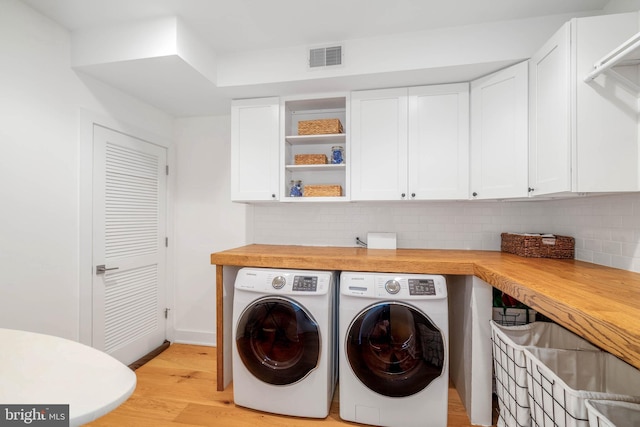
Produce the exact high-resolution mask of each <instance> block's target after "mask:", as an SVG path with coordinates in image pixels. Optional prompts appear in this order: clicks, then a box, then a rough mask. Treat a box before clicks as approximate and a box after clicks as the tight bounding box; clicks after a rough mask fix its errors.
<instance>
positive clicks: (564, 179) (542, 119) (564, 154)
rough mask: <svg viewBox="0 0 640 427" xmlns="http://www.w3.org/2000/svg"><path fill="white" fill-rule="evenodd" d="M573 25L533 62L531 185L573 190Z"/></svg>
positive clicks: (540, 189) (539, 189)
mask: <svg viewBox="0 0 640 427" xmlns="http://www.w3.org/2000/svg"><path fill="white" fill-rule="evenodd" d="M570 30H571V27H570V23H566V24H565V25H563V26H562V28H560V30H558V31H557V32H556V33H555V34H554V35H553V37H551V39H549V40H548V41H547V42H546V43H545V44H544V45H543V46H542V48H540V49H539V50H538V51H537V52H536V53H535V54H534V55H533V56H532V57H531V59H530V60H529V186H530V187H531V188H532V195H534V196H536V195H542V194H550V193H559V192H564V191H571V139H570V135H571V134H570V123H571V121H570V120H571V114H570V112H571V109H570V94H571V86H570V78H569V77H570V70H571V64H570V42H571V31H570Z"/></svg>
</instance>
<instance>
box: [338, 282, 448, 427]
mask: <svg viewBox="0 0 640 427" xmlns="http://www.w3.org/2000/svg"><path fill="white" fill-rule="evenodd" d="M339 307H340V308H339V315H338V317H339V325H340V326H339V335H338V337H339V367H340V369H339V371H340V374H339V375H340V417H341V418H342V419H344V420H347V421H355V422H357V423H363V424H372V425H376V426H393V427H398V426H402V427H412V426H416V427H417V426H420V427H446V425H447V413H448V411H447V409H448V408H447V406H448V397H449V396H448V393H449V363H448V357H449V350H448V342H449V309H448V302H447V286H446V281H445V278H444V277H443V276H435V275H416V274H386V273H384V274H383V273H357V272H343V273H342V275H341V278H340V298H339Z"/></svg>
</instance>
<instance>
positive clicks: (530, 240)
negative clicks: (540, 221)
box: [501, 233, 575, 259]
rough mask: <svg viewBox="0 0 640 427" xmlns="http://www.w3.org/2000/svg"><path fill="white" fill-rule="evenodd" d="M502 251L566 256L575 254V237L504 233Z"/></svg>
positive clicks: (550, 256)
mask: <svg viewBox="0 0 640 427" xmlns="http://www.w3.org/2000/svg"><path fill="white" fill-rule="evenodd" d="M501 237H502V245H501V249H502V252H509V253H511V254H516V255H519V256H522V257H529V258H566V259H572V258H574V256H575V239H574V238H573V237H567V236H557V235H551V234H514V233H502V234H501Z"/></svg>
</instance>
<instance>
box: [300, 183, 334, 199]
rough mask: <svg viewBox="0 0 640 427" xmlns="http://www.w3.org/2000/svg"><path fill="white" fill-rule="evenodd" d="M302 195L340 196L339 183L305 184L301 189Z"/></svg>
mask: <svg viewBox="0 0 640 427" xmlns="http://www.w3.org/2000/svg"><path fill="white" fill-rule="evenodd" d="M302 195H303V196H304V197H340V196H342V187H341V186H340V185H305V186H304V189H303V191H302Z"/></svg>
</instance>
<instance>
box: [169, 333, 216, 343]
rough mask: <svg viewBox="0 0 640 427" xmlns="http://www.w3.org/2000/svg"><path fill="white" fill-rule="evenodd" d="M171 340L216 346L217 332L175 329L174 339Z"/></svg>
mask: <svg viewBox="0 0 640 427" xmlns="http://www.w3.org/2000/svg"><path fill="white" fill-rule="evenodd" d="M171 342H173V343H176V344H191V345H204V346H207V347H215V346H216V334H215V332H203V331H187V330H180V329H174V330H173V339H172V340H171Z"/></svg>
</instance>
